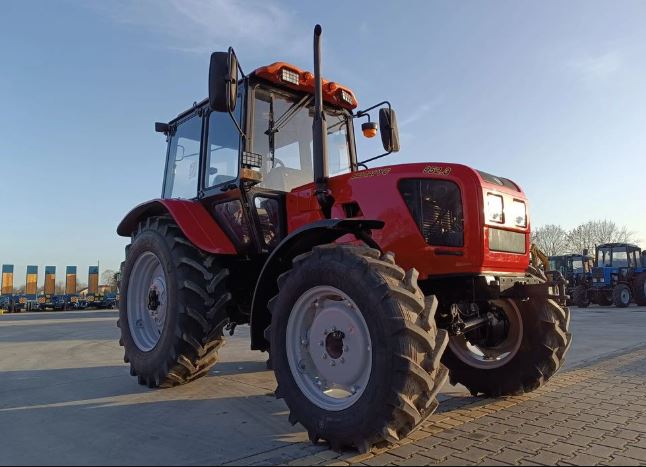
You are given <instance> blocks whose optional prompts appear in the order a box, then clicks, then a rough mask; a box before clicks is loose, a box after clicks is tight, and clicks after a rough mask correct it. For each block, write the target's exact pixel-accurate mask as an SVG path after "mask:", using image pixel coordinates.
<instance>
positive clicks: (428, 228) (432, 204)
mask: <svg viewBox="0 0 646 467" xmlns="http://www.w3.org/2000/svg"><path fill="white" fill-rule="evenodd" d="M399 191H400V193H401V195H402V197H403V198H404V201H405V202H406V206H408V209H409V211H410V213H411V215H412V216H413V219H415V222H416V223H417V226H418V228H419V230H420V232H421V234H422V236H423V237H424V240H425V241H426V243H428V244H429V245H436V246H453V247H461V246H464V217H463V214H462V197H461V196H460V189H459V188H458V186H457V185H456V184H455V183H453V182H451V181H448V180H433V179H411V180H402V181H401V182H400V184H399Z"/></svg>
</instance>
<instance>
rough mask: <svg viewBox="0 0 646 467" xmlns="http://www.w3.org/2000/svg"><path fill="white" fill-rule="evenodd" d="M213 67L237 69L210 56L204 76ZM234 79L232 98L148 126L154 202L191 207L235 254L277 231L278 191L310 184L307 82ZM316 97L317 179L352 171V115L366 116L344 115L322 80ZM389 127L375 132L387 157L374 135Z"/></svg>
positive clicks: (268, 74)
mask: <svg viewBox="0 0 646 467" xmlns="http://www.w3.org/2000/svg"><path fill="white" fill-rule="evenodd" d="M218 60H220V62H218ZM222 60H225V61H230V60H233V61H235V62H236V63H237V59H235V55H234V54H233V52H232V51H230V52H229V54H224V55H222V54H221V53H215V54H214V58H212V66H211V71H212V72H213V69H214V68H215V69H217V68H218V67H219V66H220V67H221V66H223V65H222V63H221V61H222ZM238 71H239V70H238ZM235 76H236V77H233V78H231V79H230V82H236V86H235V90H231V92H232V93H234V94H235V99H233V97H231V99H230V100H228V101H227V102H225V103H214V102H212V101H213V100H214V97H213V96H211V97H210V98H209V99H205V100H204V101H202V102H201V103H199V104H195V105H194V106H193V107H192V108H191V109H189V110H187V111H185V112H183V113H181V114H180V115H178V116H177V117H176V118H175V119H174V120H172V121H170V122H169V123H167V124H166V123H157V124H156V126H155V127H156V130H157V131H159V132H163V133H165V134H166V136H167V141H168V149H167V161H166V169H165V177H164V184H163V189H162V198H163V199H184V200H197V201H199V202H200V203H201V204H202V205H203V206H204V207H205V208H206V210H207V211H208V212H209V213H212V215H213V216H214V217H215V219H216V221H217V222H218V223H219V224H220V225H222V226H224V228H225V230H226V231H227V234H228V235H229V237H230V238H231V239H232V240H233V242H234V243H235V245H234V246H235V249H236V251H238V252H244V253H247V254H254V253H264V252H267V251H271V250H272V249H273V248H274V247H276V246H277V244H278V243H279V241H280V240H281V239H282V238H284V237H285V235H286V233H287V232H286V228H287V216H286V196H285V194H286V193H288V192H290V191H291V190H293V189H294V188H297V187H300V186H304V185H308V184H312V183H313V182H314V181H315V179H316V178H317V177H316V176H315V163H314V160H315V158H314V150H315V148H314V141H313V139H314V136H313V131H312V126H313V122H314V116H315V106H314V95H313V92H314V75H313V74H312V73H311V72H309V71H303V70H301V69H300V68H298V67H296V66H294V65H290V64H287V63H284V62H278V63H273V64H271V65H268V66H264V67H261V68H258V69H256V70H254V71H253V72H252V73H250V74H249V75H246V76H245V75H243V76H242V78H240V77H238V76H237V74H236V75H235ZM214 79H216V78H214V77H212V78H211V80H214ZM211 86H215V85H213V84H212V83H211ZM230 87H233V86H230ZM223 89H224V87H221V88H220V89H217V90H216V91H212V94H217V93H218V92H219V93H220V94H221V92H222V90H223ZM322 97H323V103H324V105H323V114H324V121H325V127H326V133H327V143H328V144H327V164H326V168H327V173H326V174H325V177H326V178H327V177H333V176H336V175H341V174H346V173H350V172H351V171H353V170H356V169H357V167H358V162H357V156H356V153H355V144H354V131H353V118H356V117H357V116H358V115H364V116H367V117H368V120H370V118H369V115H368V114H367V113H365V112H364V113H362V112H358V113H356V114H353V110H354V109H355V108H356V107H357V99H356V97H355V95H354V93H353V92H352V91H351V90H350V89H349V88H347V87H345V86H343V85H341V84H338V83H335V82H330V81H326V80H323V81H322ZM386 104H387V103H386ZM218 106H220V107H218ZM218 108H219V111H218V110H216V109H218ZM369 110H371V109H369ZM382 110H384V112H382V113H380V118H381V119H382V120H383V119H384V118H386V120H392V121H394V119H395V116H394V111H392V110H391V109H390V108H389V106H388V108H387V109H382ZM391 127H394V124H393V125H392V126H391V125H388V124H387V123H386V124H384V125H382V127H381V128H382V140H383V141H384V147H385V148H386V149H387V150H388V149H390V150H396V149H398V147H397V148H395V147H393V145H392V143H391V142H390V141H391V140H392V139H393V137H391V136H390V135H384V134H383V131H384V128H386V129H387V130H391ZM366 128H367V130H366ZM394 132H396V127H394ZM364 133H365V134H366V135H368V136H371V137H372V136H374V135H375V134H376V133H377V125H376V124H374V123H370V124H369V125H365V124H364ZM394 138H396V136H394ZM397 146H398V144H397ZM387 153H389V152H387Z"/></svg>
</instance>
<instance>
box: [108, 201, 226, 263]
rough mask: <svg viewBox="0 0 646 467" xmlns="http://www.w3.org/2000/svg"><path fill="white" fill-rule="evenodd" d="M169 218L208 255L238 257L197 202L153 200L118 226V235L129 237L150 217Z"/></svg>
mask: <svg viewBox="0 0 646 467" xmlns="http://www.w3.org/2000/svg"><path fill="white" fill-rule="evenodd" d="M163 215H170V216H171V217H172V218H173V220H174V221H175V223H177V225H178V227H179V228H180V230H181V231H182V233H183V234H184V235H185V236H186V238H187V239H188V240H189V241H190V242H191V243H192V244H193V245H195V246H196V247H197V248H199V249H200V250H203V251H205V252H207V253H212V254H218V255H235V254H237V250H236V247H235V246H234V245H233V243H232V242H231V240H230V239H229V237H227V235H226V234H225V233H224V231H223V230H222V229H221V228H220V226H219V225H218V223H217V222H216V221H215V219H213V217H211V215H210V214H209V213H208V211H207V210H206V209H205V208H204V206H203V205H202V204H201V203H199V202H197V201H190V200H180V199H154V200H151V201H147V202H145V203H142V204H140V205H139V206H137V207H135V208H134V209H133V210H132V211H130V212H129V213H128V214H126V217H124V218H123V220H122V221H121V222H120V223H119V226H118V227H117V233H118V234H119V235H121V236H122V237H129V236H131V235H132V233H133V232H134V231H135V230H136V229H137V226H138V225H139V222H141V221H142V220H143V219H146V218H147V217H150V216H163Z"/></svg>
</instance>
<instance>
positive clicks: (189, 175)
mask: <svg viewBox="0 0 646 467" xmlns="http://www.w3.org/2000/svg"><path fill="white" fill-rule="evenodd" d="M201 134H202V119H201V118H200V117H198V116H193V117H191V118H190V119H188V120H186V121H184V122H183V123H180V124H179V126H178V127H177V130H176V131H175V134H174V135H173V136H172V137H171V140H170V149H169V152H168V168H167V172H166V183H165V184H164V198H184V199H191V198H195V197H196V196H197V180H198V173H199V165H200V164H199V163H200V140H201Z"/></svg>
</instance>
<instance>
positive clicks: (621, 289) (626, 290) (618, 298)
mask: <svg viewBox="0 0 646 467" xmlns="http://www.w3.org/2000/svg"><path fill="white" fill-rule="evenodd" d="M632 299H633V294H632V291H631V290H630V287H628V285H626V284H617V285H616V286H615V288H614V289H612V303H614V305H615V306H616V307H617V308H626V307H627V306H628V305H630V302H631V301H632Z"/></svg>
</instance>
